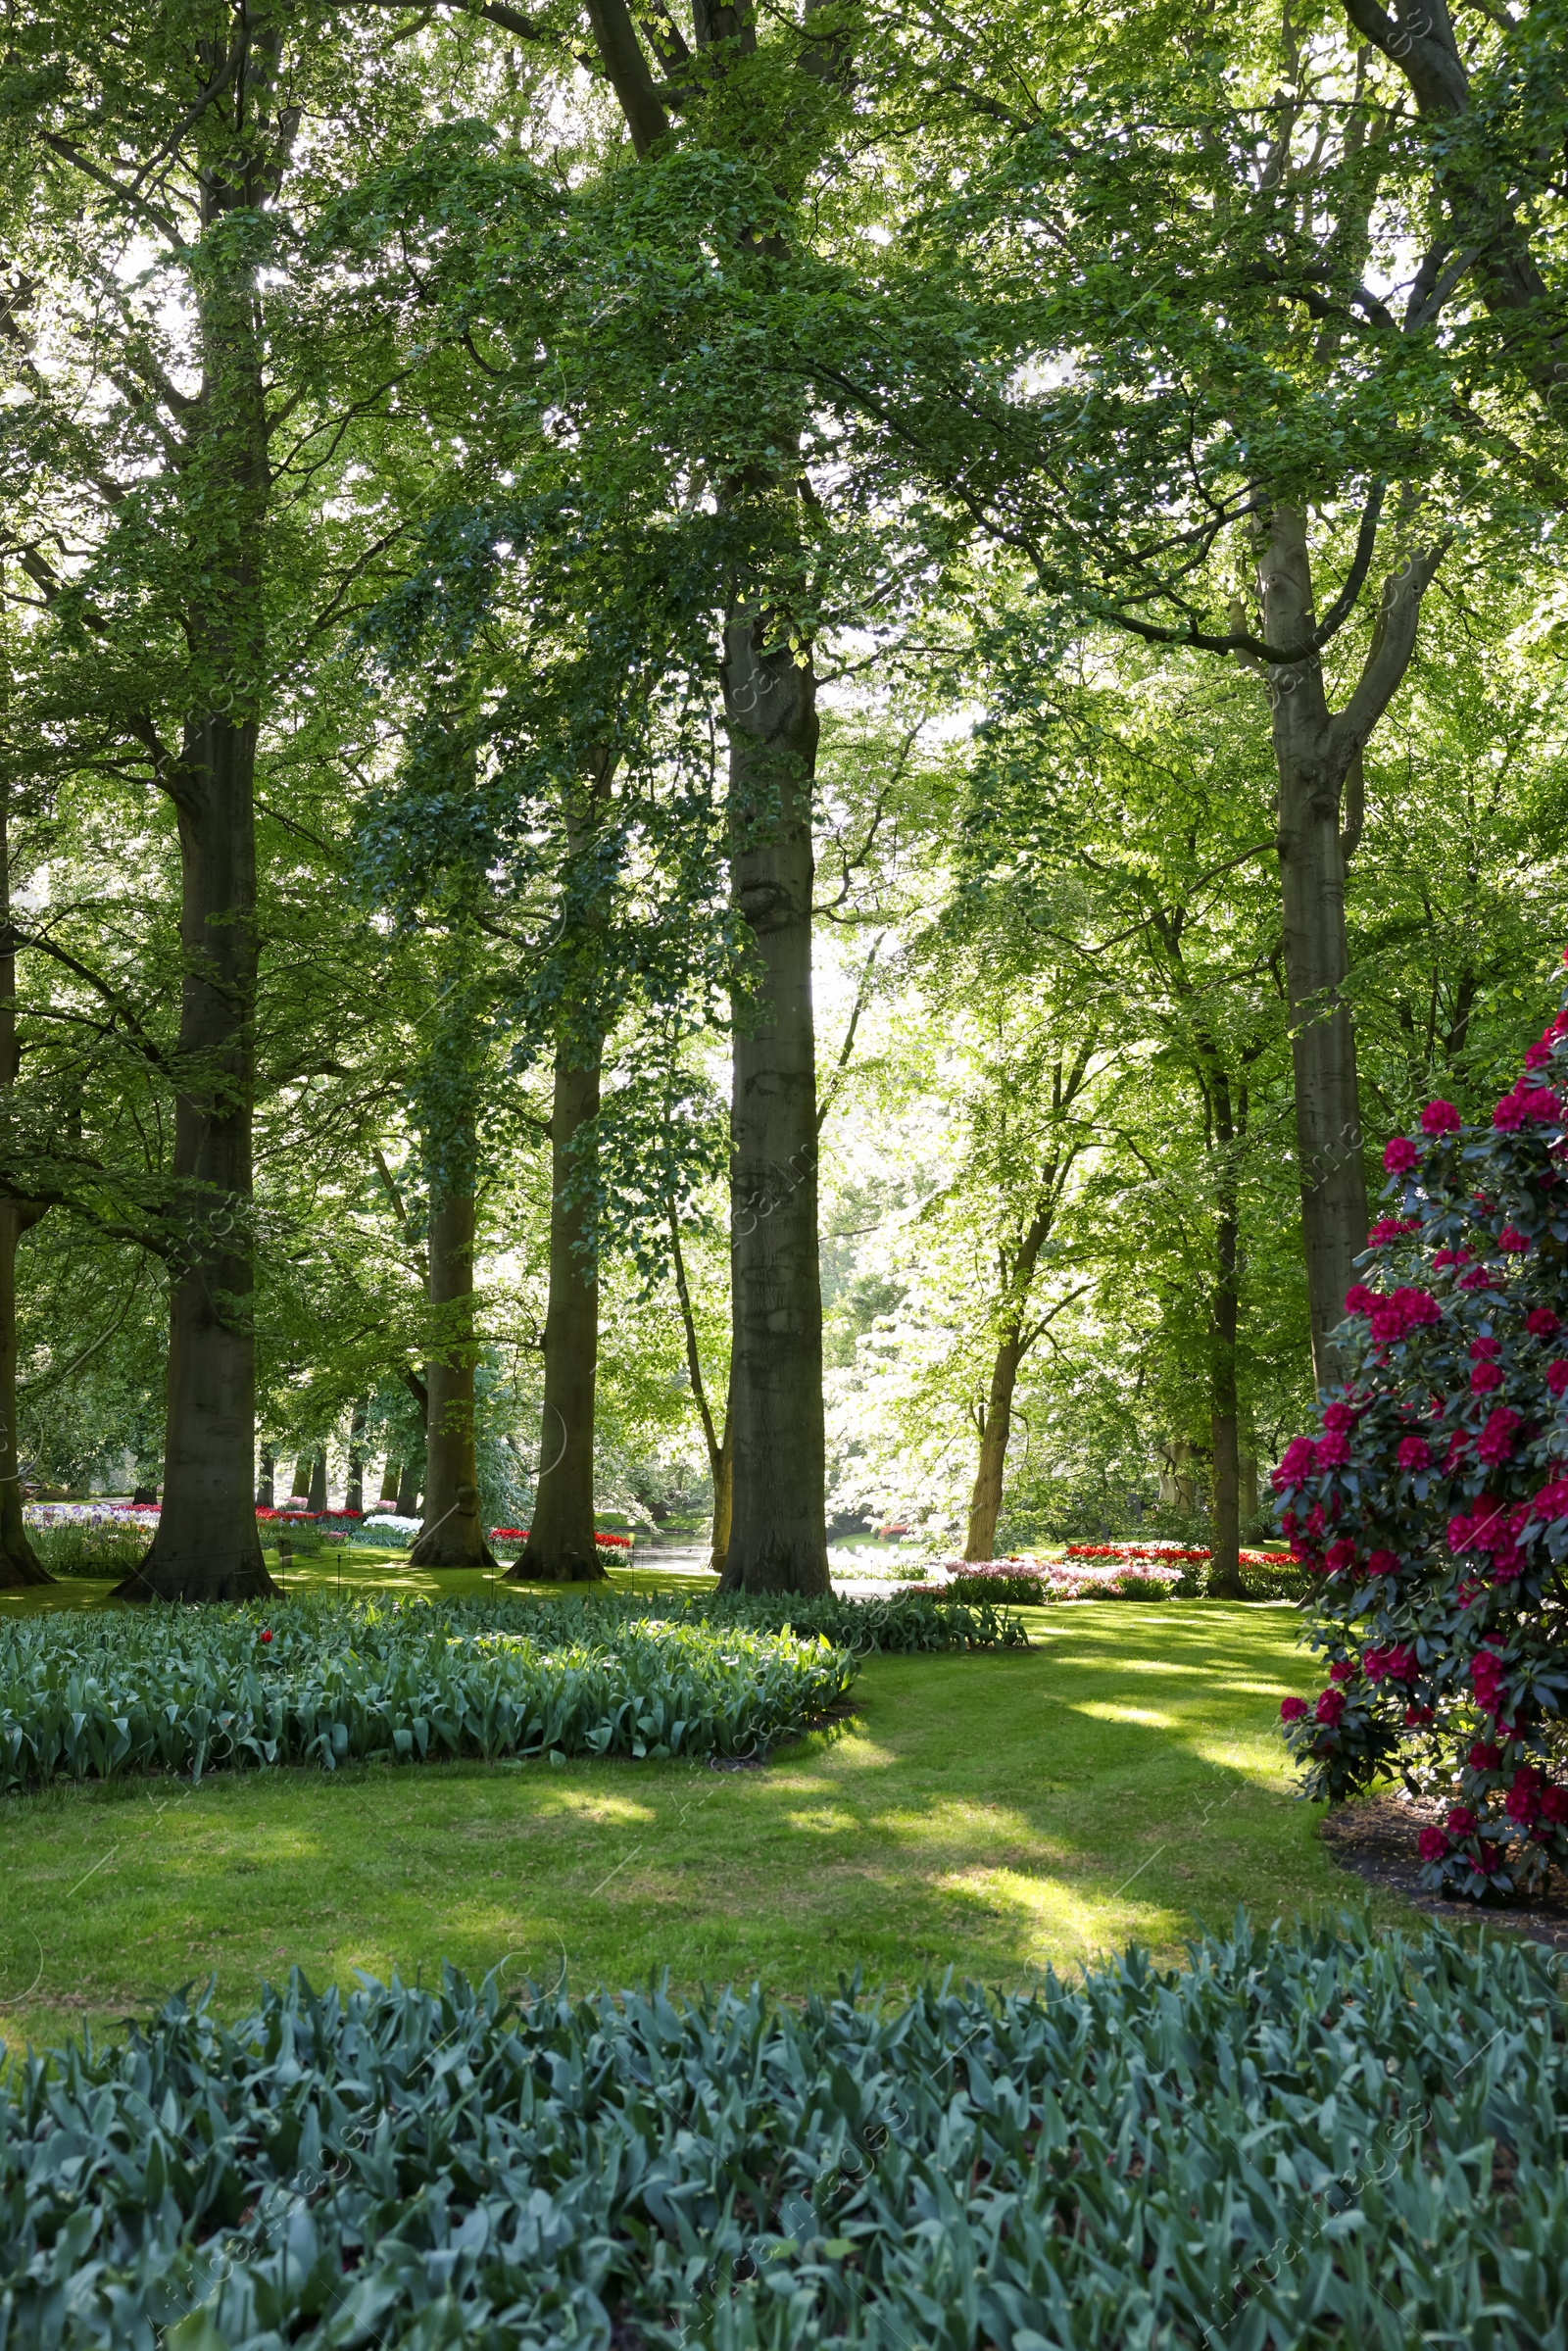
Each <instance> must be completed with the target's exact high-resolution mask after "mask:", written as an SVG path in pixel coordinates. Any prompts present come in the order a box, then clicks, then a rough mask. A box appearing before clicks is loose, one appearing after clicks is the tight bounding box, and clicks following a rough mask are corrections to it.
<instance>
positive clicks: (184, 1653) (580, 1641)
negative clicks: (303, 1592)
mask: <svg viewBox="0 0 1568 2351" xmlns="http://www.w3.org/2000/svg"><path fill="white" fill-rule="evenodd" d="M643 1613H644V1616H645V1612H643ZM855 1671H856V1667H855V1658H854V1656H853V1654H852V1653H851V1651H850V1650H848V1649H847V1648H842V1647H839V1648H835V1647H833V1646H832V1645H831V1644H830V1643H828V1642H827V1641H822V1640H820V1639H817V1638H816V1637H814V1636H812V1635H809V1634H807V1633H802V1634H800V1635H796V1634H793V1633H789V1632H782V1631H770V1630H766V1629H763V1630H752V1629H750V1628H749V1627H747V1626H745V1625H742V1624H725V1625H722V1626H719V1625H704V1624H700V1623H688V1624H673V1623H667V1622H664V1623H660V1622H653V1621H636V1620H634V1619H633V1618H631V1617H630V1616H627V1617H626V1618H624V1619H621V1618H620V1617H618V1615H617V1617H616V1618H615V1619H614V1620H613V1621H605V1620H603V1619H598V1618H596V1617H594V1616H592V1615H589V1614H586V1613H585V1612H584V1611H583V1610H582V1608H581V1607H580V1606H579V1607H577V1608H575V1609H573V1608H571V1607H569V1606H568V1607H567V1608H565V1609H564V1610H563V1609H560V1608H557V1609H554V1610H551V1609H538V1610H533V1611H525V1610H523V1609H521V1608H519V1607H518V1606H517V1605H516V1603H515V1602H513V1601H509V1600H490V1601H485V1600H457V1601H451V1602H448V1603H446V1604H445V1605H432V1604H430V1603H428V1602H420V1601H412V1602H410V1601H404V1602H399V1601H392V1602H390V1603H387V1604H383V1605H380V1606H377V1605H375V1604H374V1603H365V1602H346V1603H337V1602H334V1601H333V1600H330V1599H326V1598H316V1597H313V1598H310V1599H300V1598H296V1599H292V1600H290V1601H288V1602H286V1603H283V1604H281V1605H277V1606H272V1605H270V1604H258V1605H252V1606H248V1607H244V1608H213V1609H202V1610H198V1609H163V1608H158V1609H145V1610H128V1609H117V1610H115V1611H113V1612H110V1613H104V1614H82V1615H76V1614H64V1613H60V1614H53V1615H49V1616H37V1617H32V1618H30V1619H19V1620H14V1621H11V1622H4V1623H0V1790H12V1789H17V1788H31V1787H38V1786H41V1785H43V1784H45V1783H47V1782H48V1781H51V1780H55V1779H62V1778H69V1779H77V1780H83V1779H98V1780H107V1779H113V1778H118V1777H120V1776H122V1775H123V1774H126V1773H131V1772H138V1771H164V1772H176V1773H182V1774H189V1775H191V1776H192V1777H195V1778H199V1777H200V1776H201V1775H202V1773H203V1772H208V1771H213V1770H215V1769H218V1768H221V1767H228V1768H233V1769H244V1768H248V1767H253V1766H258V1765H268V1764H284V1763H295V1764H318V1765H320V1766H322V1767H323V1768H325V1769H327V1770H331V1769H332V1768H334V1766H336V1765H337V1764H340V1763H345V1762H348V1761H350V1760H355V1761H362V1760H365V1759H367V1758H369V1757H385V1758H388V1759H390V1760H393V1761H405V1762H417V1761H421V1760H425V1759H429V1758H437V1757H443V1756H457V1755H479V1756H484V1757H487V1758H489V1757H494V1756H501V1755H546V1754H555V1755H560V1756H563V1757H564V1756H567V1755H630V1756H637V1757H664V1756H671V1755H692V1754H696V1755H704V1754H712V1753H718V1754H737V1753H742V1752H749V1751H752V1750H754V1749H756V1748H757V1747H758V1746H760V1745H766V1744H767V1743H768V1742H769V1741H771V1740H773V1739H778V1738H779V1737H781V1736H786V1735H788V1734H790V1733H791V1732H795V1731H798V1730H800V1729H802V1728H804V1726H805V1725H806V1724H807V1723H808V1722H809V1721H810V1720H812V1719H813V1718H815V1717H818V1716H820V1715H821V1714H822V1713H823V1712H824V1711H825V1710H826V1709H827V1708H829V1707H831V1706H832V1705H833V1704H834V1703H835V1701H836V1700H837V1699H839V1698H840V1697H842V1696H843V1694H844V1692H845V1691H846V1690H848V1689H849V1687H850V1685H851V1683H852V1682H853V1681H854V1678H855Z"/></svg>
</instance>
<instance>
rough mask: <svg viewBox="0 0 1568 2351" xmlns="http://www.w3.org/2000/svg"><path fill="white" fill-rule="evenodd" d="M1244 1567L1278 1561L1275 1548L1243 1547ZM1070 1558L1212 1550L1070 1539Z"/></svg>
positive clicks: (1188, 1554)
mask: <svg viewBox="0 0 1568 2351" xmlns="http://www.w3.org/2000/svg"><path fill="white" fill-rule="evenodd" d="M1239 1555H1240V1558H1241V1562H1242V1565H1243V1566H1244V1567H1268V1566H1272V1565H1275V1564H1277V1563H1278V1560H1279V1557H1280V1554H1279V1553H1278V1552H1277V1551H1243V1552H1241V1553H1240V1554H1239ZM1067 1556H1068V1558H1069V1559H1154V1560H1166V1559H1180V1560H1195V1559H1212V1557H1213V1556H1214V1554H1213V1552H1212V1551H1208V1550H1201V1549H1198V1548H1194V1547H1191V1546H1187V1545H1184V1544H1181V1543H1068V1545H1067Z"/></svg>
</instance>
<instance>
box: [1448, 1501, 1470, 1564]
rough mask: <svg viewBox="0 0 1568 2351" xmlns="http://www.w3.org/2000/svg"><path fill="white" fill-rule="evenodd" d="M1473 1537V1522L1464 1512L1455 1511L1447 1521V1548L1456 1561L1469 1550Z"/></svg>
mask: <svg viewBox="0 0 1568 2351" xmlns="http://www.w3.org/2000/svg"><path fill="white" fill-rule="evenodd" d="M1474 1537H1475V1527H1474V1524H1473V1522H1472V1521H1471V1520H1470V1519H1469V1518H1468V1517H1467V1516H1466V1514H1465V1513H1464V1511H1462V1510H1456V1511H1455V1512H1454V1514H1453V1516H1452V1518H1450V1519H1449V1521H1448V1548H1449V1550H1450V1551H1451V1552H1452V1553H1453V1555H1454V1557H1455V1558H1456V1559H1457V1558H1459V1557H1460V1556H1461V1554H1462V1553H1463V1552H1465V1551H1467V1550H1468V1549H1469V1548H1470V1545H1471V1543H1472V1541H1473V1540H1474Z"/></svg>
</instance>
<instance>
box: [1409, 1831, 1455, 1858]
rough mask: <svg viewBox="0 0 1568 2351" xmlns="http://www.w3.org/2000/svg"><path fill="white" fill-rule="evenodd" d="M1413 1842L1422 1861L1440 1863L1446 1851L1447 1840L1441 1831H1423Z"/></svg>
mask: <svg viewBox="0 0 1568 2351" xmlns="http://www.w3.org/2000/svg"><path fill="white" fill-rule="evenodd" d="M1415 1841H1416V1849H1417V1851H1418V1852H1419V1853H1420V1855H1421V1858H1422V1860H1423V1861H1441V1860H1442V1859H1443V1857H1444V1855H1445V1854H1446V1851H1447V1850H1448V1840H1447V1838H1446V1837H1445V1836H1444V1834H1443V1831H1442V1830H1441V1829H1423V1830H1422V1832H1421V1834H1420V1836H1419V1837H1417V1838H1416V1840H1415Z"/></svg>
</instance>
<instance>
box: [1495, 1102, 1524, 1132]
mask: <svg viewBox="0 0 1568 2351" xmlns="http://www.w3.org/2000/svg"><path fill="white" fill-rule="evenodd" d="M1492 1123H1493V1125H1494V1126H1495V1128H1496V1130H1497V1133H1498V1134H1499V1135H1511V1134H1513V1133H1515V1132H1516V1130H1517V1129H1518V1128H1520V1127H1522V1126H1523V1125H1524V1123H1525V1106H1524V1103H1523V1102H1521V1101H1520V1099H1519V1097H1518V1095H1517V1094H1505V1095H1504V1096H1503V1098H1502V1100H1501V1102H1498V1104H1497V1106H1496V1108H1495V1110H1494V1111H1493V1113H1492Z"/></svg>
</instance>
